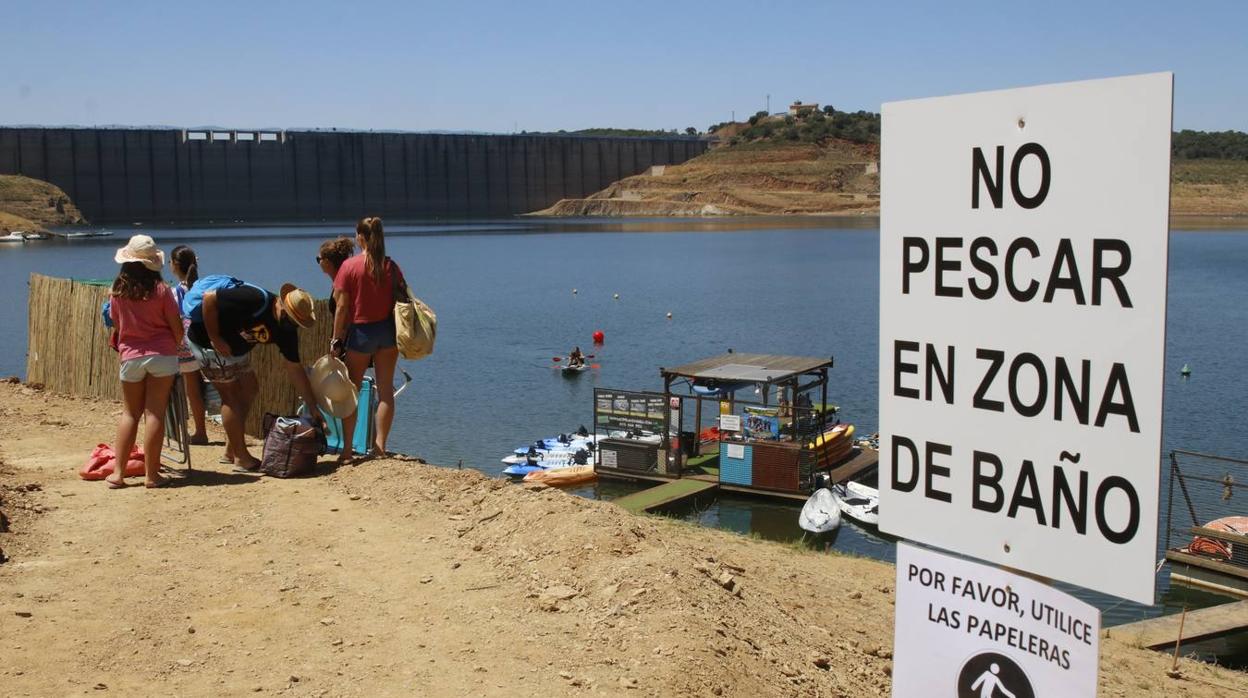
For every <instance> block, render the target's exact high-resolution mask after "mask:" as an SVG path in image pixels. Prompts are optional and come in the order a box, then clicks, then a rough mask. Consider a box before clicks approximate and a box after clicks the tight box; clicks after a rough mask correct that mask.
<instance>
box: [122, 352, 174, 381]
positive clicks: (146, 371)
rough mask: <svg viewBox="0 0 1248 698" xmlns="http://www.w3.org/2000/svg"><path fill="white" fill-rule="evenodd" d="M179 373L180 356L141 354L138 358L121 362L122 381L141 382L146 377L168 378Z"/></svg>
mask: <svg viewBox="0 0 1248 698" xmlns="http://www.w3.org/2000/svg"><path fill="white" fill-rule="evenodd" d="M177 373H178V357H177V356H162V355H160V354H153V355H151V356H140V357H139V358H137V359H130V360H129V361H122V362H121V382H122V383H139V382H142V380H143V379H144V378H147V377H148V376H151V377H153V378H167V377H169V376H173V375H176V374H177Z"/></svg>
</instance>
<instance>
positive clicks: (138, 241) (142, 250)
mask: <svg viewBox="0 0 1248 698" xmlns="http://www.w3.org/2000/svg"><path fill="white" fill-rule="evenodd" d="M113 261H115V262H117V263H118V264H125V263H126V262H140V263H141V264H142V265H143V266H145V267H147V268H148V269H151V270H152V271H160V269H161V267H163V266H165V253H164V252H162V251H160V250H159V249H158V248H157V247H156V241H155V240H153V239H152V236H151V235H135V236H134V237H132V238H130V242H128V243H126V246H125V247H123V248H121V249H119V250H117V254H115V255H113Z"/></svg>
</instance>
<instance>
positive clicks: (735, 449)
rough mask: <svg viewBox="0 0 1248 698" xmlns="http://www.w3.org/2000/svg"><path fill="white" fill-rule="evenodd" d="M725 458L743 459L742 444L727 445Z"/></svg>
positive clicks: (743, 448)
mask: <svg viewBox="0 0 1248 698" xmlns="http://www.w3.org/2000/svg"><path fill="white" fill-rule="evenodd" d="M727 456H728V457H729V458H736V459H737V460H742V459H744V458H745V445H744V444H728V453H727Z"/></svg>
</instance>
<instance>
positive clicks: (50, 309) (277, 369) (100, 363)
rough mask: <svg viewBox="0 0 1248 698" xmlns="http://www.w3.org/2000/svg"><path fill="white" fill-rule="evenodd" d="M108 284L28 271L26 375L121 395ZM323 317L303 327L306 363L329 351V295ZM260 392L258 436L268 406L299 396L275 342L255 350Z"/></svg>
mask: <svg viewBox="0 0 1248 698" xmlns="http://www.w3.org/2000/svg"><path fill="white" fill-rule="evenodd" d="M108 292H109V289H108V285H107V284H101V283H98V282H82V281H74V280H72V279H58V278H54V277H50V276H43V275H41V274H31V275H30V298H29V310H30V312H29V320H28V324H27V334H26V336H27V342H28V345H27V352H26V380H27V382H28V383H39V384H42V385H43V386H44V388H45V389H47V390H51V391H54V392H58V393H65V394H67V395H77V396H81V397H97V398H105V399H109V400H120V399H121V381H120V379H119V378H118V361H117V354H116V353H115V352H114V351H113V350H112V349H110V348H109V347H108V329H107V328H106V327H105V326H104V320H103V318H102V316H101V315H100V306H101V305H103V303H104V301H105V300H106V299H107V298H108ZM316 316H317V318H318V319H319V321H318V322H317V324H316V326H315V327H313V328H311V329H306V330H300V331H299V356H300V357H301V358H302V359H303V362H304V364H305V365H311V364H312V362H313V361H314V360H315V359H316V358H318V357H320V356H321V355H322V354H324V353H325V350H326V349H327V348H328V347H329V338H330V333H331V332H332V329H333V328H332V326H331V323H330V322H329V306H328V301H324V300H320V301H317V302H316ZM251 357H252V361H251V362H252V366H254V367H255V370H256V376H257V378H258V379H259V381H260V393H259V394H258V395H257V396H256V401H255V402H254V403H253V404H252V408H251V414H250V415H249V416H248V419H247V426H246V429H247V433H248V434H251V435H253V436H259V435H260V431H261V426H260V425H261V421H262V419H263V417H264V413H265V412H273V413H275V414H292V413H293V412H294V410H295V408H296V407H297V406H298V404H299V396H298V394H297V393H296V392H295V389H294V386H292V385H291V383H290V380H289V379H288V378H287V376H286V368H285V362H284V361H283V360H282V356H281V354H279V353H278V351H277V347H275V346H273V345H261V346H258V347H256V348H255V349H254V350H253V351H252V352H251Z"/></svg>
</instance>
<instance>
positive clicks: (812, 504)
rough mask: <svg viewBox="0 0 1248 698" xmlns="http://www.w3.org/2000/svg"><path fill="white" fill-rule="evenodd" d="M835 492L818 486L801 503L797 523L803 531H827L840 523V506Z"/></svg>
mask: <svg viewBox="0 0 1248 698" xmlns="http://www.w3.org/2000/svg"><path fill="white" fill-rule="evenodd" d="M838 499H839V498H838V497H837V496H836V493H835V492H833V491H832V490H830V489H828V488H826V487H820V488H819V489H817V490H815V491H814V493H812V494H811V495H810V498H809V499H807V500H806V503H805V504H803V505H802V513H800V514H798V516H797V525H798V526H801V527H802V530H803V531H809V532H811V533H827V532H828V531H831V530H833V529H835V528H837V527H838V526H840V525H841V507H840V503H839V501H838Z"/></svg>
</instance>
